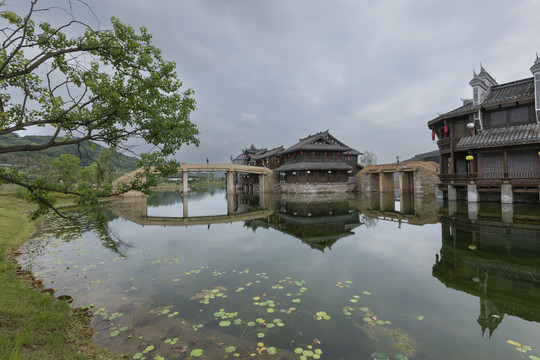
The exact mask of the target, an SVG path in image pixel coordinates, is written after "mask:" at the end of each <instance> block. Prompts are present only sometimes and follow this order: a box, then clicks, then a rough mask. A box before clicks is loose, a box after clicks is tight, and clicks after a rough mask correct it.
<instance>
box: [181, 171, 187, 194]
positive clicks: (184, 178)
mask: <svg viewBox="0 0 540 360" xmlns="http://www.w3.org/2000/svg"><path fill="white" fill-rule="evenodd" d="M182 193H184V194H187V193H188V172H187V171H182Z"/></svg>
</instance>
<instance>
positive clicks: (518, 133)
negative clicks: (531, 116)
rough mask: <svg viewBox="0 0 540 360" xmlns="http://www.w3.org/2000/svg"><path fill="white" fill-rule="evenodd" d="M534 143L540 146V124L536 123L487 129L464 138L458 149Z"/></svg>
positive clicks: (458, 144)
mask: <svg viewBox="0 0 540 360" xmlns="http://www.w3.org/2000/svg"><path fill="white" fill-rule="evenodd" d="M534 143H539V144H540V124H536V123H535V124H524V125H515V126H507V127H501V128H493V129H486V130H484V131H482V132H481V133H479V134H477V135H475V136H466V137H462V138H461V139H460V140H459V142H458V143H457V145H456V149H474V148H485V147H492V146H501V145H518V144H534Z"/></svg>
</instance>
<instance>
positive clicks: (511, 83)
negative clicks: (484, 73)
mask: <svg viewBox="0 0 540 360" xmlns="http://www.w3.org/2000/svg"><path fill="white" fill-rule="evenodd" d="M532 80H534V77H532V76H531V77H528V78H525V79H521V80H514V81H510V82H507V83H503V84H498V85H493V86H492V87H491V89H492V90H495V89H500V88H505V87H509V86H513V85H517V84H520V83H524V82H529V81H532Z"/></svg>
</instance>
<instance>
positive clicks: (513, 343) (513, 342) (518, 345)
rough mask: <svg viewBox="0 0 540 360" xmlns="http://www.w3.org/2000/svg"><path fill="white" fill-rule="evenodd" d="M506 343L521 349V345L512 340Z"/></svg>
mask: <svg viewBox="0 0 540 360" xmlns="http://www.w3.org/2000/svg"><path fill="white" fill-rule="evenodd" d="M506 342H507V343H508V344H510V345H514V346H517V347H521V344H520V343H518V342H517V341H514V340H510V339H506Z"/></svg>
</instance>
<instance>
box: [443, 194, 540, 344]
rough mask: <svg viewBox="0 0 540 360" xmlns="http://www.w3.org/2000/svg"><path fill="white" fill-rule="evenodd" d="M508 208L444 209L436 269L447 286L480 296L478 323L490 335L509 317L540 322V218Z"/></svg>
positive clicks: (463, 206)
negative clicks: (506, 316)
mask: <svg viewBox="0 0 540 360" xmlns="http://www.w3.org/2000/svg"><path fill="white" fill-rule="evenodd" d="M503 205H504V206H501V205H500V204H473V205H472V206H471V204H470V203H469V204H467V203H458V202H450V203H448V204H447V205H446V206H445V207H443V208H441V209H440V210H439V214H440V223H441V232H442V247H441V250H440V256H439V255H437V256H436V260H435V265H434V266H433V276H435V277H436V278H437V279H439V280H440V281H441V282H442V283H443V284H445V285H446V286H448V287H451V288H453V289H456V290H460V291H464V292H466V293H468V294H471V295H474V296H476V297H478V298H479V300H480V301H479V302H480V307H479V315H478V320H477V321H478V324H479V325H480V328H481V330H482V335H484V334H485V332H486V331H488V333H489V336H490V337H491V336H492V335H493V333H494V331H495V329H497V327H498V326H499V325H500V324H501V322H502V321H503V318H504V316H505V315H512V316H517V317H519V318H521V319H524V320H528V321H535V322H540V302H539V301H538V300H539V298H540V241H539V240H540V214H539V213H538V210H537V209H535V208H532V207H527V206H523V205H508V204H503ZM509 214H511V215H509Z"/></svg>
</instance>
